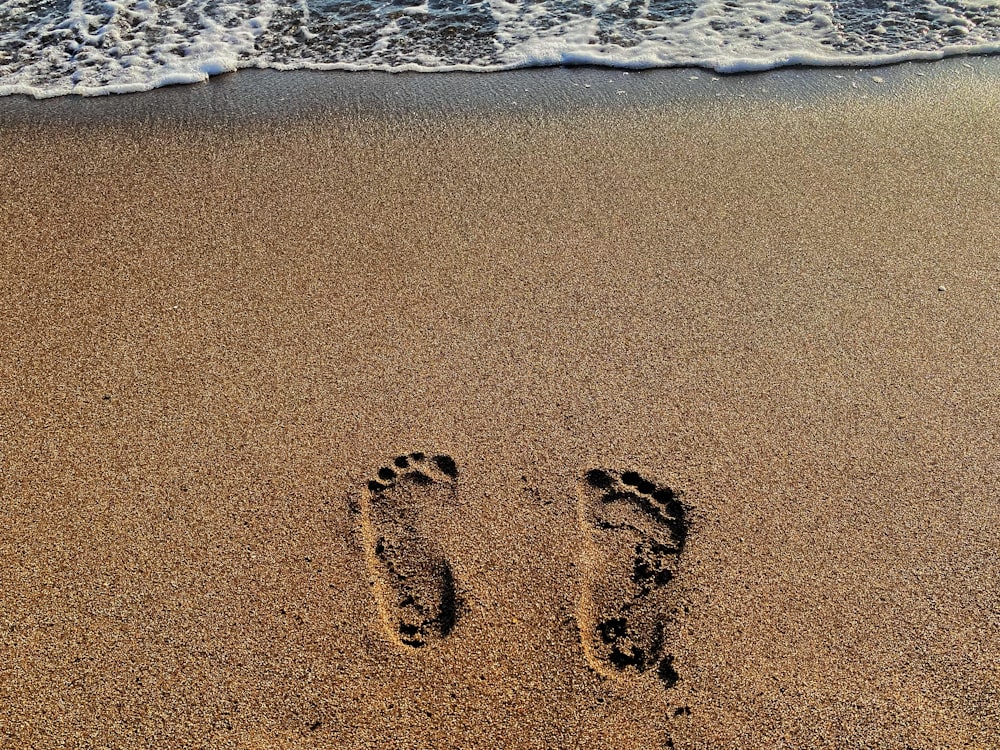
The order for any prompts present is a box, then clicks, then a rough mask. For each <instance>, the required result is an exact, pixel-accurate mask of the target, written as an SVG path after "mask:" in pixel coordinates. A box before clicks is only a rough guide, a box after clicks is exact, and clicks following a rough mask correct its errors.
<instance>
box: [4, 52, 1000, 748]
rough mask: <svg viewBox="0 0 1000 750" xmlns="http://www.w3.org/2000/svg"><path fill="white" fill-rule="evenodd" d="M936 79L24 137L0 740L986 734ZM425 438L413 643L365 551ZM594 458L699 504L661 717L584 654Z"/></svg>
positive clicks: (986, 362) (973, 96)
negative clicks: (379, 489)
mask: <svg viewBox="0 0 1000 750" xmlns="http://www.w3.org/2000/svg"><path fill="white" fill-rule="evenodd" d="M931 68H933V66H931ZM948 70H949V73H948V75H947V76H943V77H939V78H934V77H933V76H929V77H928V79H927V83H926V84H925V85H918V86H910V87H909V88H907V87H906V86H904V85H903V84H899V83H897V82H895V81H894V80H892V79H891V77H890V79H889V80H887V81H886V82H885V83H884V84H875V83H869V84H868V85H867V87H866V88H865V93H864V95H862V94H861V93H859V91H857V90H852V89H849V88H846V87H845V88H846V90H847V93H845V94H843V95H839V96H832V95H831V96H818V97H814V98H813V99H811V100H809V101H806V102H799V103H798V104H799V105H804V106H794V104H795V103H794V100H793V101H792V102H786V103H782V102H780V101H777V100H772V101H763V100H762V99H760V98H759V97H758V98H754V97H750V98H748V99H736V98H734V99H732V100H730V101H728V102H727V103H725V104H723V105H717V104H713V102H712V101H711V97H710V96H706V97H704V99H703V100H702V101H701V102H700V103H698V102H695V103H689V104H687V105H684V106H677V105H676V104H671V105H666V104H664V105H663V106H658V105H656V104H655V103H654V104H644V105H643V106H641V107H635V108H631V109H629V108H625V107H620V108H618V109H615V108H612V107H607V108H604V109H598V110H591V109H588V108H587V107H586V106H584V105H582V104H581V105H579V106H577V107H576V108H575V109H574V107H572V106H570V107H567V108H565V111H559V112H555V111H549V112H548V113H547V112H546V110H545V109H544V108H542V109H541V110H534V111H533V112H532V113H530V114H514V115H510V116H508V117H505V118H498V117H495V116H493V115H490V116H485V115H482V116H477V115H476V114H475V113H474V112H472V113H465V114H459V115H454V116H449V117H437V116H434V114H433V113H427V112H424V113H417V114H416V115H405V116H404V115H403V114H399V113H397V114H396V115H385V116H369V115H363V114H358V113H357V112H355V113H353V114H351V115H346V114H344V115H343V116H338V115H337V114H336V113H326V115H325V116H323V117H319V116H311V117H302V118H300V119H295V118H284V119H274V120H267V119H266V118H262V119H261V120H260V121H258V122H254V121H253V120H252V119H251V120H250V121H247V122H243V123H242V124H239V125H235V126H231V127H223V126H222V125H221V124H220V123H218V122H215V123H213V122H212V119H211V117H207V118H205V121H204V122H201V123H197V124H193V123H188V124H177V123H170V122H164V123H161V124H157V123H156V121H155V118H154V119H153V120H151V121H149V122H142V121H134V122H118V123H114V122H102V121H100V120H98V121H96V122H90V123H89V124H88V123H84V124H77V125H74V126H73V127H66V126H60V125H59V124H53V123H49V124H31V123H30V122H28V121H26V120H24V119H21V120H17V119H16V118H15V120H11V121H8V122H7V124H6V125H5V126H4V127H3V128H2V129H0V195H2V196H3V206H2V216H0V220H2V236H0V289H2V294H0V707H2V708H0V746H3V747H10V748H27V747H37V748H49V747H77V748H97V747H114V748H118V747H121V748H126V747H235V746H243V747H296V748H298V747H302V748H312V747H316V748H333V747H338V748H339V747H344V748H355V747H358V748H360V747H372V748H395V747H398V748H418V747H452V748H480V747H481V748H495V747H524V748H531V747H539V748H542V747H551V748H570V747H581V748H604V747H615V748H664V747H669V746H670V743H671V742H672V743H673V746H675V747H677V748H757V747H759V748H773V747H791V748H826V747H829V748H846V747H873V748H965V747H972V748H997V747H1000V740H998V739H997V738H998V737H1000V719H998V716H1000V692H998V691H1000V687H998V685H1000V645H998V644H1000V591H998V580H1000V560H998V555H997V550H998V549H1000V448H998V437H1000V436H998V434H997V431H998V428H997V425H998V424H1000V375H998V364H1000V345H998V343H997V342H998V340H1000V301H998V294H1000V221H998V220H997V216H998V206H1000V136H998V131H997V125H996V123H997V122H1000V77H998V76H996V75H983V74H979V75H976V74H969V75H959V73H962V71H963V69H962V68H961V67H960V66H959V65H958V64H954V65H953V66H952V67H951V68H948ZM240 75H243V74H240ZM701 75H702V76H703V81H702V83H704V84H705V85H706V86H707V85H708V81H707V78H708V77H707V75H706V74H701ZM814 75H825V76H832V73H831V72H829V71H824V72H822V74H821V73H815V74H814ZM286 80H294V79H292V78H288V79H286ZM837 80H840V79H837ZM720 83H721V85H730V86H738V85H742V84H740V83H739V82H738V80H737V79H734V82H732V83H729V84H727V83H726V81H722V82H720ZM213 85H215V84H209V87H211V86H213ZM581 88H582V87H581ZM202 90H203V89H202ZM156 96H157V93H154V94H152V95H150V97H147V99H146V100H145V101H150V100H153V101H155V98H156ZM612 98H613V93H612ZM104 101H112V100H104ZM60 106H62V105H60ZM88 106H90V105H88ZM107 106H108V107H109V108H110V107H111V106H112V105H107ZM154 114H155V113H154ZM29 119H30V118H29ZM418 450H419V451H427V452H428V453H442V454H448V455H450V456H452V457H453V458H454V460H455V462H456V466H457V470H458V477H457V479H456V480H454V484H453V486H452V487H450V488H449V489H448V492H447V493H444V494H442V492H441V491H437V490H440V489H441V485H439V484H435V485H434V487H433V489H435V491H436V494H434V497H435V498H436V499H435V500H434V502H427V503H426V504H425V505H426V507H421V501H420V497H421V494H420V488H417V489H415V490H413V491H412V492H410V495H412V496H413V497H415V498H416V501H415V502H416V504H417V506H416V507H415V508H410V509H409V511H408V512H413V513H414V514H415V515H416V516H419V521H418V525H419V529H418V531H419V534H418V536H421V538H425V539H426V540H427V542H428V544H429V545H430V547H428V549H433V550H435V552H434V554H435V555H438V556H440V557H442V558H443V559H446V560H447V561H448V564H449V566H450V569H451V571H452V573H453V576H454V581H455V588H456V591H457V592H458V595H459V597H460V598H461V600H462V602H463V604H462V606H461V608H460V609H459V610H458V613H457V616H456V621H455V623H454V628H453V629H452V630H451V632H450V633H449V634H448V635H447V636H445V637H437V638H434V639H432V642H431V643H429V644H428V645H426V646H424V647H423V648H413V647H410V646H406V645H403V644H401V643H400V642H399V639H398V638H397V637H394V634H393V633H392V632H391V631H392V628H391V626H390V627H386V622H384V621H383V618H380V615H379V603H378V601H377V598H376V595H375V593H374V592H376V591H377V590H378V587H377V586H375V587H373V583H377V582H378V576H379V572H378V566H377V564H374V563H373V561H374V562H375V563H377V560H376V557H375V556H374V555H373V550H372V548H371V540H370V539H369V537H370V536H371V535H370V534H366V533H363V531H364V529H365V527H366V523H367V524H368V526H370V525H371V523H370V522H371V520H372V518H371V513H376V514H377V512H378V509H377V508H376V509H375V510H374V511H373V510H372V508H371V507H370V505H371V502H370V501H371V500H372V498H371V497H370V494H366V493H367V492H368V491H367V490H366V489H365V488H366V485H367V482H368V481H369V480H370V479H371V478H373V477H374V476H375V472H376V471H377V470H378V468H379V467H380V466H384V465H386V464H387V463H389V462H390V461H391V460H392V459H393V457H394V456H396V455H398V454H404V453H409V452H412V451H418ZM593 467H606V468H609V469H621V470H624V469H634V470H637V471H638V472H639V473H641V474H642V475H643V476H644V477H646V478H648V479H650V480H652V481H653V482H654V483H656V484H658V485H661V486H669V487H671V488H673V489H675V490H677V491H678V492H680V493H682V495H681V497H682V499H683V501H684V503H686V504H687V506H688V507H689V508H690V513H689V515H690V521H691V524H690V530H689V536H688V538H687V543H686V546H685V549H684V552H683V554H682V555H681V557H680V560H679V562H678V563H677V568H676V575H675V577H674V579H673V581H672V582H671V583H670V584H669V586H668V588H667V593H668V597H667V601H668V603H667V604H666V605H665V606H664V611H663V616H664V618H668V620H669V622H670V623H671V624H670V627H669V628H668V630H667V633H666V646H665V648H666V649H667V650H668V651H669V653H671V654H673V656H674V662H673V664H674V666H675V667H676V670H677V673H678V674H679V678H680V679H679V681H678V682H677V684H676V685H675V686H674V687H672V688H670V689H666V688H665V687H664V686H663V684H662V683H661V682H660V681H659V680H658V679H657V678H656V676H655V674H653V672H651V671H650V672H646V673H642V674H639V673H637V672H635V671H632V670H629V671H626V672H624V673H622V674H620V675H617V677H616V676H614V675H613V676H611V677H609V676H607V675H606V674H602V673H601V670H600V669H594V668H593V667H594V666H595V665H594V663H593V660H591V661H590V662H588V660H587V658H585V656H586V653H587V649H584V647H583V646H584V644H583V643H581V629H580V627H579V625H578V615H580V608H579V603H580V600H581V597H582V596H584V593H585V592H586V591H587V580H588V578H587V577H588V575H590V573H589V572H588V571H589V570H590V568H589V567H588V564H589V563H588V558H587V554H588V552H587V551H588V550H591V552H592V551H593V548H594V545H593V544H592V542H593V539H592V534H591V532H589V531H588V527H587V525H586V523H581V520H583V521H586V518H585V513H581V512H579V511H580V509H579V507H578V506H579V499H580V497H586V496H587V495H586V492H582V491H581V489H580V486H581V480H582V477H583V475H584V473H585V472H586V471H587V470H588V469H590V468H593ZM438 479H440V477H438ZM441 481H450V480H441ZM445 495H447V496H445ZM428 497H429V496H428ZM442 498H444V499H442ZM365 519H368V522H366V521H365ZM375 521H376V522H377V521H378V519H377V518H376V519H375ZM403 554H405V553H403ZM435 559H437V558H435ZM591 562H592V561H591ZM383 584H384V581H383ZM383 588H384V586H383ZM390 619H391V617H390ZM390 625H391V623H390ZM598 666H599V665H598ZM604 671H607V670H604ZM612 672H613V670H612Z"/></svg>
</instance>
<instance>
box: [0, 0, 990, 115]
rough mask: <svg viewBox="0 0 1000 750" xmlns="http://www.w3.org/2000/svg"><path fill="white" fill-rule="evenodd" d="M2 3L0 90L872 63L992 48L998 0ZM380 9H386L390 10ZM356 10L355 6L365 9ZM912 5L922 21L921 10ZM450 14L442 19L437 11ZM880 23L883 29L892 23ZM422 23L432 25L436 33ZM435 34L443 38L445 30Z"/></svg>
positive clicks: (87, 91)
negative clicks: (253, 77) (394, 74)
mask: <svg viewBox="0 0 1000 750" xmlns="http://www.w3.org/2000/svg"><path fill="white" fill-rule="evenodd" d="M852 1H853V2H857V3H858V4H857V5H855V6H850V5H849V4H848V3H845V2H841V3H839V4H838V5H837V6H834V5H833V4H832V3H830V2H826V1H825V0H745V1H744V2H742V3H740V4H739V5H736V4H735V3H733V2H731V0H701V1H700V2H697V0H663V3H661V4H659V5H658V4H657V3H655V2H648V3H647V4H646V5H645V6H643V7H642V8H640V9H639V10H638V11H637V10H636V6H633V5H631V4H626V3H622V2H619V1H618V0H597V1H596V2H590V3H587V2H573V3H562V4H559V3H558V2H556V1H555V0H549V1H548V2H544V1H543V2H534V1H529V0H518V1H515V2H509V1H507V0H495V1H494V2H492V3H490V4H486V3H481V4H476V3H468V4H466V5H463V6H461V8H462V10H461V12H462V13H465V14H467V15H464V16H459V15H457V13H458V11H456V10H455V9H454V8H453V7H449V6H444V7H442V6H440V5H435V4H434V3H433V0H390V2H389V4H388V5H387V4H386V3H383V2H381V1H380V0H352V2H351V4H350V5H338V4H336V3H329V4H328V5H327V6H324V7H322V8H321V9H318V8H316V7H310V6H309V5H307V0H296V2H294V3H291V4H285V3H279V2H278V0H187V2H185V3H182V4H180V5H178V6H176V7H175V6H174V5H173V4H169V5H168V4H163V5H161V4H159V3H158V2H157V0H107V1H105V2H102V1H101V0H72V1H71V3H70V5H69V8H68V9H59V8H56V7H53V6H52V5H51V4H49V5H48V6H47V7H46V6H45V5H44V4H42V6H41V7H43V8H46V9H45V10H44V11H39V10H37V9H33V8H34V5H33V2H34V0H0V95H5V94H28V95H30V96H34V97H39V98H41V97H49V96H60V95H64V94H80V95H84V96H91V95H98V94H107V93H123V92H131V91H143V90H148V89H151V88H155V87H158V86H165V85H170V84H177V83H192V82H197V81H203V80H205V79H207V78H208V77H210V76H212V75H217V74H220V73H225V72H232V71H234V70H238V69H240V68H246V67H269V68H276V69H279V70H291V69H296V68H311V69H322V70H328V69H339V70H389V71H440V70H477V71H492V70H504V69H509V68H518V67H529V66H541V65H583V64H586V65H605V66H613V67H618V68H625V69H635V68H654V67H665V66H679V65H691V66H700V67H704V68H710V69H713V70H715V71H718V72H723V73H732V72H744V71H757V70H765V69H768V68H774V67H780V66H786V65H882V64H888V63H894V62H900V61H903V60H915V59H924V60H930V59H939V58H942V57H945V56H947V55H954V54H989V53H996V52H1000V0H964V1H962V0H948V2H947V4H945V3H942V2H938V0H918V2H915V3H911V4H908V5H907V7H905V8H904V7H903V6H902V4H900V3H895V4H894V3H889V2H887V3H886V4H885V7H884V8H876V9H874V10H873V9H872V8H871V7H869V6H868V5H866V4H865V3H864V2H863V0H852ZM392 2H398V3H399V4H398V5H393V4H392ZM365 3H368V5H366V4H365ZM917 11H919V13H920V15H919V17H918V15H917ZM449 14H450V15H449ZM890 22H891V23H890ZM435 24H437V25H436V26H435ZM444 30H446V31H444Z"/></svg>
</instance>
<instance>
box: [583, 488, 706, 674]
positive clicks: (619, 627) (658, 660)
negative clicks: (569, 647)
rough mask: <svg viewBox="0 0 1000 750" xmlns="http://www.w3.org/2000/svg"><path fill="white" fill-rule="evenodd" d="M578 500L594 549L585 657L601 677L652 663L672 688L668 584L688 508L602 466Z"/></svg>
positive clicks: (587, 587) (586, 595) (665, 492)
mask: <svg viewBox="0 0 1000 750" xmlns="http://www.w3.org/2000/svg"><path fill="white" fill-rule="evenodd" d="M579 502H580V520H581V523H582V525H583V528H584V532H585V533H586V534H587V535H588V538H589V541H590V547H591V549H590V552H591V554H589V555H588V557H587V565H586V566H585V568H586V578H585V583H584V592H583V597H582V598H581V602H580V612H579V620H580V631H581V637H582V639H583V645H584V651H585V652H586V654H587V657H588V661H589V662H590V663H591V666H593V667H594V668H595V669H597V670H598V671H600V672H602V673H604V674H609V669H610V671H611V672H624V671H626V670H630V669H631V670H635V671H638V672H645V671H648V670H652V669H654V668H655V670H656V674H657V676H658V677H659V678H660V680H661V682H662V683H663V684H664V685H665V686H666V687H672V686H673V685H674V684H676V682H677V680H678V675H677V671H676V670H675V669H674V666H673V656H672V655H671V654H668V653H666V652H665V638H666V631H667V627H668V625H669V615H668V612H669V610H670V605H671V602H670V596H669V591H668V589H669V584H670V582H671V581H672V580H673V578H674V575H675V574H676V572H677V567H678V564H679V562H680V556H681V553H682V552H683V551H684V544H685V542H686V540H687V532H688V520H687V512H686V509H685V507H684V505H683V504H682V503H681V502H680V500H679V499H678V498H677V496H676V494H675V493H674V491H673V490H671V489H670V488H669V487H661V486H658V485H656V484H655V483H653V482H651V481H649V480H648V479H645V478H644V477H642V476H641V475H639V474H638V473H636V472H634V471H626V472H623V473H621V474H618V473H615V472H612V471H607V470H604V469H591V470H590V471H588V472H587V474H586V475H585V476H584V481H583V482H582V483H581V486H580V496H579Z"/></svg>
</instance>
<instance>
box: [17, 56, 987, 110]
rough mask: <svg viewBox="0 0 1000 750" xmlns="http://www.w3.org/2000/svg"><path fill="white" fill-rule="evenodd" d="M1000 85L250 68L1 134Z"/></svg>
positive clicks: (842, 76) (896, 78) (833, 98)
mask: <svg viewBox="0 0 1000 750" xmlns="http://www.w3.org/2000/svg"><path fill="white" fill-rule="evenodd" d="M998 76H1000V55H987V56H969V57H949V58H945V59H944V60H938V61H915V62H904V63H898V64H893V65H887V66H879V67H872V68H851V67H843V68H838V67H829V68H827V67H813V68H808V67H787V68H778V69H774V70H769V71H760V72H751V73H739V74H719V73H715V72H714V71H709V70H704V69H701V68H661V69H653V70H643V71H624V70H618V69H614V68H598V67H588V66H581V67H552V68H529V69H520V70H512V71H504V72H499V73H379V72H370V73H369V72H362V73H345V72H338V71H307V70H297V71H273V70H257V69H247V70H241V71H237V72H235V73H228V74H224V75H220V76H213V77H212V78H211V79H209V80H208V81H206V82H204V83H196V84H184V85H178V86H168V87H164V88H160V89H154V90H152V91H148V92H142V93H134V94H114V95H108V96H99V97H79V96H64V97H56V98H52V99H41V100H36V99H32V98H30V97H27V96H23V95H17V96H9V97H0V127H4V126H6V127H10V126H16V125H42V124H49V125H60V124H63V125H84V124H88V123H93V124H112V123H119V124H122V125H128V124H132V123H149V124H154V123H157V124H162V125H168V124H173V125H191V126H198V125H210V124H228V125H239V124H251V123H255V122H262V123H263V122H274V123H279V122H294V121H296V120H302V119H312V118H324V117H331V116H333V117H343V118H348V119H358V118H368V117H379V118H384V119H387V120H388V121H390V122H400V121H406V120H407V119H413V118H434V117H454V116H477V115H481V116H490V115H505V116H514V117H527V118H530V117H538V116H544V115H546V114H553V115H555V114H572V113H579V112H586V111H593V112H599V113H614V112H628V111H630V110H635V109H638V110H643V109H649V108H662V107H667V108H670V107H674V108H677V107H680V108H685V107H691V106H695V107H699V106H725V105H730V104H739V103H740V102H741V100H744V99H751V100H754V101H758V102H761V103H769V104H777V105H793V106H801V105H810V104H812V105H815V104H820V103H824V102H827V103H831V104H835V103H838V102H844V103H850V102H857V101H860V100H864V99H866V98H874V99H877V98H885V97H893V96H908V95H910V94H912V93H914V92H917V91H919V90H921V89H926V88H927V87H933V88H935V89H936V90H938V91H940V92H941V93H947V92H948V90H949V88H951V87H955V86H958V87H961V86H968V85H970V84H972V85H975V83H976V82H977V81H978V80H979V79H982V78H986V79H995V78H996V77H998Z"/></svg>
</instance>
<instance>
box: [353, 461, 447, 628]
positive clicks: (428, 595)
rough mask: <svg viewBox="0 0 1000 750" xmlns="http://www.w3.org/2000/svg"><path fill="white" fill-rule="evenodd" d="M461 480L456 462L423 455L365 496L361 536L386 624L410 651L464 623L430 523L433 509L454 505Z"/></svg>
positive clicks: (382, 475)
mask: <svg viewBox="0 0 1000 750" xmlns="http://www.w3.org/2000/svg"><path fill="white" fill-rule="evenodd" d="M457 479H458V467H456V466H455V461H454V460H453V459H452V458H451V457H450V456H443V455H438V456H427V455H425V454H423V453H420V452H417V453H410V454H408V455H405V456H397V457H396V458H395V459H394V460H393V462H392V464H391V465H389V466H383V467H382V468H381V469H379V470H378V472H377V473H376V475H375V478H373V479H371V480H369V481H368V484H367V485H366V487H365V488H364V490H363V491H362V501H361V526H362V534H363V536H364V541H365V552H366V557H367V558H368V565H369V568H370V570H371V573H372V579H373V585H374V589H375V598H376V600H377V603H378V607H379V610H380V615H381V618H382V623H383V625H384V626H385V629H386V631H387V632H388V634H389V636H390V637H391V638H392V639H393V640H395V641H396V642H397V643H399V644H401V645H403V646H406V647H408V648H421V647H423V646H429V645H432V644H434V643H437V642H439V641H441V640H442V639H444V638H446V637H448V635H449V634H450V633H451V631H452V630H453V629H454V628H455V622H456V620H457V618H458V614H459V610H460V606H461V602H460V599H459V596H458V593H457V591H456V588H455V577H454V574H453V572H452V568H451V564H450V563H449V562H448V560H447V558H446V557H445V554H444V552H443V551H442V549H441V547H440V546H439V545H438V544H437V542H436V541H435V536H436V535H435V533H434V529H433V528H429V521H428V516H433V515H434V513H433V512H432V511H433V510H435V507H434V506H435V505H436V506H438V507H437V509H438V510H441V509H443V508H445V507H451V506H453V505H454V501H455V483H456V480H457ZM429 511H431V512H429Z"/></svg>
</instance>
